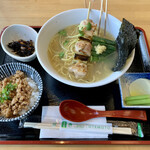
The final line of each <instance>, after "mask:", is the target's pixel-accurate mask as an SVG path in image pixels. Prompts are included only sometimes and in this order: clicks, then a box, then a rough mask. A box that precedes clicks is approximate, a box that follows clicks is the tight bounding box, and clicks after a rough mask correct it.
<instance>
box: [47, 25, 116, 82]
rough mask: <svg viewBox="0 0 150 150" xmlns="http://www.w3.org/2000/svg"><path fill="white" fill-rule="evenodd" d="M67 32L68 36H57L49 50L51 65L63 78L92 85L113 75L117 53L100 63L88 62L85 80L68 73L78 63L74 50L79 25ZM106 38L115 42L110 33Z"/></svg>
mask: <svg viewBox="0 0 150 150" xmlns="http://www.w3.org/2000/svg"><path fill="white" fill-rule="evenodd" d="M65 31H66V33H67V35H60V33H57V34H55V35H54V37H53V38H52V39H51V41H50V44H49V48H48V55H49V60H50V63H51V64H52V66H53V67H54V69H55V70H56V71H57V72H58V73H59V74H60V75H61V76H63V77H64V78H66V79H68V80H71V81H74V82H82V83H91V82H96V81H99V80H102V79H104V78H106V77H108V76H109V75H110V74H111V73H112V68H113V66H114V64H115V61H116V59H117V53H116V52H114V53H112V54H110V55H109V56H107V57H106V58H105V59H104V60H102V61H101V62H99V63H91V62H89V61H88V62H87V68H88V71H87V74H86V76H85V77H84V78H75V76H74V74H73V73H72V72H69V71H68V68H69V67H70V66H71V65H72V64H73V63H74V62H75V61H76V60H75V59H74V55H75V51H74V49H75V43H76V42H77V41H78V35H79V31H78V25H73V26H69V27H67V28H65ZM103 32H104V30H103V29H101V33H100V35H103ZM101 37H103V36H101ZM105 38H107V39H110V40H114V37H113V36H112V35H110V34H109V33H106V36H105ZM61 57H62V58H61ZM85 63H86V62H85Z"/></svg>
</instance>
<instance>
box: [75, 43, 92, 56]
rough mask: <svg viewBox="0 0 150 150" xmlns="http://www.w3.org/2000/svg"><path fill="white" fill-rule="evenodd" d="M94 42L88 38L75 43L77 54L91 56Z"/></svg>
mask: <svg viewBox="0 0 150 150" xmlns="http://www.w3.org/2000/svg"><path fill="white" fill-rule="evenodd" d="M91 49H92V44H91V43H90V42H88V41H86V40H79V41H77V42H76V44H75V52H76V53H77V54H81V55H85V56H91Z"/></svg>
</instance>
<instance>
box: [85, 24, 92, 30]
mask: <svg viewBox="0 0 150 150" xmlns="http://www.w3.org/2000/svg"><path fill="white" fill-rule="evenodd" d="M91 28H92V25H91V23H90V22H88V24H87V25H86V29H87V30H91Z"/></svg>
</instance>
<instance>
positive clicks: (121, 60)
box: [113, 18, 139, 71]
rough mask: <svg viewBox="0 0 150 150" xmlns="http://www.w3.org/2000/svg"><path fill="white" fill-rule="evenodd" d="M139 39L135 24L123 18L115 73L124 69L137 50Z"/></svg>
mask: <svg viewBox="0 0 150 150" xmlns="http://www.w3.org/2000/svg"><path fill="white" fill-rule="evenodd" d="M138 37H139V31H138V30H137V29H136V28H135V27H134V25H133V24H131V23H130V22H128V21H127V20H126V19H124V18H123V21H122V24H121V27H120V30H119V34H118V37H117V38H116V47H117V51H118V60H117V62H116V66H115V67H114V68H113V71H119V70H121V69H122V67H123V66H124V64H125V63H126V60H127V58H128V56H129V54H130V53H131V51H132V50H133V49H134V48H135V46H136V43H137V40H138Z"/></svg>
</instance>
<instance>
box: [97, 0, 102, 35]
mask: <svg viewBox="0 0 150 150" xmlns="http://www.w3.org/2000/svg"><path fill="white" fill-rule="evenodd" d="M102 14H103V0H101V8H100V18H99V25H98V35H99V34H100V28H101V19H102Z"/></svg>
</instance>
